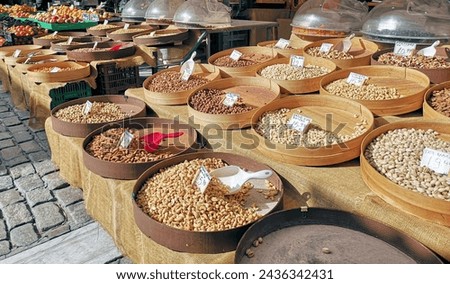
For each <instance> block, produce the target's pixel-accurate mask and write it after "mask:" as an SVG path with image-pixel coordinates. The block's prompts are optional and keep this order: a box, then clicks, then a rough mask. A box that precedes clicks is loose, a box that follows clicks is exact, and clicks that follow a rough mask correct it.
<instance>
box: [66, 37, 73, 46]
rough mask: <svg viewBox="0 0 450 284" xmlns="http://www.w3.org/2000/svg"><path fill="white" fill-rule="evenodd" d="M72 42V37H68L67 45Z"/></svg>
mask: <svg viewBox="0 0 450 284" xmlns="http://www.w3.org/2000/svg"><path fill="white" fill-rule="evenodd" d="M72 41H73V36H69V38H68V39H67V44H72Z"/></svg>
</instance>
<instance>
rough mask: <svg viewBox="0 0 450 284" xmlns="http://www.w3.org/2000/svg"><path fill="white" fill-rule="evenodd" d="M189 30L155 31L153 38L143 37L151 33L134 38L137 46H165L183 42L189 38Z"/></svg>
mask: <svg viewBox="0 0 450 284" xmlns="http://www.w3.org/2000/svg"><path fill="white" fill-rule="evenodd" d="M188 31H189V30H187V29H170V30H168V29H162V30H157V31H155V34H154V36H153V37H142V36H145V35H149V34H150V33H149V32H144V33H140V34H137V35H134V36H133V42H134V43H135V44H143V45H147V46H155V45H164V44H170V43H174V42H182V41H183V40H186V39H187V38H188V36H189V34H188Z"/></svg>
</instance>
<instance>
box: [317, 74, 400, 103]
mask: <svg viewBox="0 0 450 284" xmlns="http://www.w3.org/2000/svg"><path fill="white" fill-rule="evenodd" d="M325 90H327V91H328V92H330V93H331V94H333V95H336V96H340V97H344V98H348V99H353V100H376V101H378V100H392V99H398V98H400V97H401V95H400V94H399V92H398V90H397V89H396V88H388V87H382V86H377V85H374V84H364V85H362V86H356V85H354V84H349V83H347V80H346V79H339V80H336V81H333V82H331V83H330V84H328V85H326V86H325Z"/></svg>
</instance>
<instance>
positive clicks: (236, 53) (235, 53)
mask: <svg viewBox="0 0 450 284" xmlns="http://www.w3.org/2000/svg"><path fill="white" fill-rule="evenodd" d="M241 56H242V52H240V51H239V50H236V49H235V50H233V52H232V53H231V55H230V58H231V59H233V60H234V61H238V60H239V58H241Z"/></svg>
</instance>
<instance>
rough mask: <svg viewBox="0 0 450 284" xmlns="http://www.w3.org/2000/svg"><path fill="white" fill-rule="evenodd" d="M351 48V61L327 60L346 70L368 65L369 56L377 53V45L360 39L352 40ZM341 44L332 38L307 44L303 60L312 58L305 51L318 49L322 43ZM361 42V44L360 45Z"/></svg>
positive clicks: (338, 40) (337, 39)
mask: <svg viewBox="0 0 450 284" xmlns="http://www.w3.org/2000/svg"><path fill="white" fill-rule="evenodd" d="M351 41H352V47H351V48H350V50H349V51H348V53H349V54H351V55H353V58H352V59H329V60H331V61H333V62H334V63H335V64H336V66H337V67H338V68H340V69H346V68H350V67H357V66H365V65H370V58H371V56H372V55H373V54H374V53H375V52H377V51H378V45H377V44H376V43H374V42H371V41H368V40H366V39H361V38H352V40H351ZM341 42H342V39H339V38H333V39H327V40H321V41H316V42H313V43H310V44H308V45H307V46H305V47H304V48H303V55H304V56H305V58H309V57H314V56H312V55H309V54H308V53H307V52H306V51H307V50H308V49H310V48H313V47H320V46H321V45H322V44H323V43H332V44H334V45H336V44H339V43H341ZM361 42H362V43H361Z"/></svg>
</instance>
